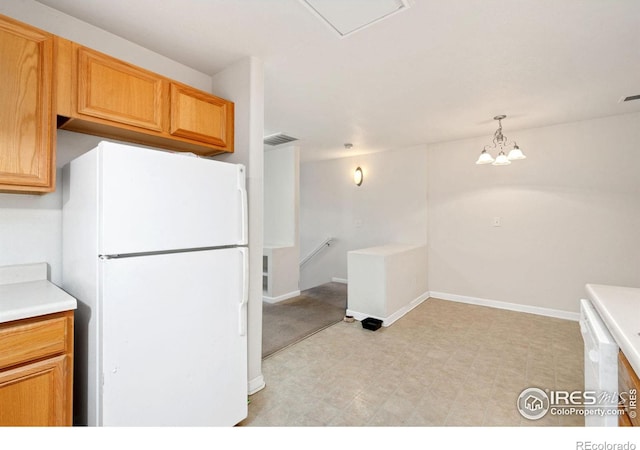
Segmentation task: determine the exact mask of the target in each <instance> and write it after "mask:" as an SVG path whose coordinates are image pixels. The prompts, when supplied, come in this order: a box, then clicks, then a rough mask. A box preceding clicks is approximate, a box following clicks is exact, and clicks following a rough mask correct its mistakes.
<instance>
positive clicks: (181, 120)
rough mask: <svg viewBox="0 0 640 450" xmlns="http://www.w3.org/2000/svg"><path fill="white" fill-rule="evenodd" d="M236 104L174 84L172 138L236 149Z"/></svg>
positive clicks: (172, 92)
mask: <svg viewBox="0 0 640 450" xmlns="http://www.w3.org/2000/svg"><path fill="white" fill-rule="evenodd" d="M233 112H234V111H233V103H231V102H229V101H227V100H223V99H221V98H218V97H214V96H212V95H209V94H205V93H203V92H201V91H198V90H196V89H193V88H190V87H187V86H182V85H178V84H176V83H171V126H170V133H171V134H172V135H173V136H181V137H184V138H188V139H192V140H194V141H199V142H206V143H208V144H212V145H217V146H220V147H230V148H233Z"/></svg>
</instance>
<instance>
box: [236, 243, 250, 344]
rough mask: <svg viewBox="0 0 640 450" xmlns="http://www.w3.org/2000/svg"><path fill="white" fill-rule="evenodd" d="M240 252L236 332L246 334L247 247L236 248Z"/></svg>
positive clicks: (247, 292)
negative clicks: (239, 289) (240, 291)
mask: <svg viewBox="0 0 640 450" xmlns="http://www.w3.org/2000/svg"><path fill="white" fill-rule="evenodd" d="M238 250H240V253H241V254H242V280H241V282H242V296H241V297H240V305H239V307H238V320H239V321H238V333H239V334H240V336H244V335H246V334H247V304H248V302H249V249H248V248H242V247H241V248H238Z"/></svg>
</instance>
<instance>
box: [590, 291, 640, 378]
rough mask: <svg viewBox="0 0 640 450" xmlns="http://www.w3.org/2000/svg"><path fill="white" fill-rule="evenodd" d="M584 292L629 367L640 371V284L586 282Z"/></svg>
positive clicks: (638, 372) (637, 371)
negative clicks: (612, 284) (632, 285)
mask: <svg viewBox="0 0 640 450" xmlns="http://www.w3.org/2000/svg"><path fill="white" fill-rule="evenodd" d="M586 288H587V294H588V296H589V299H590V300H591V303H593V306H594V307H595V308H596V310H597V311H598V314H600V317H601V318H602V320H603V322H604V323H605V325H606V326H607V328H608V329H609V332H610V333H611V335H612V336H613V338H614V339H615V341H616V342H617V344H618V346H619V347H620V350H622V353H624V355H625V356H626V357H627V359H628V360H629V363H630V364H631V367H633V370H635V372H636V373H637V374H640V288H632V287H621V286H606V285H602V284H587V286H586Z"/></svg>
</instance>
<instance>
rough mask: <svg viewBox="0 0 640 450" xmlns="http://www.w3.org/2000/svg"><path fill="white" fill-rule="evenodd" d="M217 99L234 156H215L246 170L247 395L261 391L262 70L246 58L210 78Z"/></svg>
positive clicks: (250, 58)
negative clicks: (227, 111) (231, 121)
mask: <svg viewBox="0 0 640 450" xmlns="http://www.w3.org/2000/svg"><path fill="white" fill-rule="evenodd" d="M212 86H213V90H214V91H215V92H216V94H217V95H220V96H221V97H224V98H227V99H229V100H231V101H233V102H234V103H235V152H234V153H232V154H223V155H220V156H217V157H216V159H220V160H223V161H227V162H232V163H236V164H244V165H245V167H246V168H247V196H248V201H249V207H248V209H249V305H248V328H247V329H248V332H247V338H248V346H249V349H248V351H249V368H248V371H249V373H248V376H249V393H254V392H256V391H258V390H260V389H262V388H263V387H264V385H265V382H264V378H263V376H262V247H263V201H264V199H263V171H264V150H263V149H264V146H263V143H262V140H263V136H264V68H263V65H262V61H260V60H258V59H256V58H253V57H249V58H245V59H243V60H241V61H238V62H237V63H236V64H233V65H232V66H230V67H228V68H227V69H225V70H223V71H222V72H220V73H218V74H216V75H215V76H214V77H213V82H212Z"/></svg>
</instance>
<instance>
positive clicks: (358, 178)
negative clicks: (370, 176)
mask: <svg viewBox="0 0 640 450" xmlns="http://www.w3.org/2000/svg"><path fill="white" fill-rule="evenodd" d="M362 181H364V175H363V174H362V169H361V168H360V167H356V170H355V172H353V182H354V183H355V184H356V186H360V185H361V184H362Z"/></svg>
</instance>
